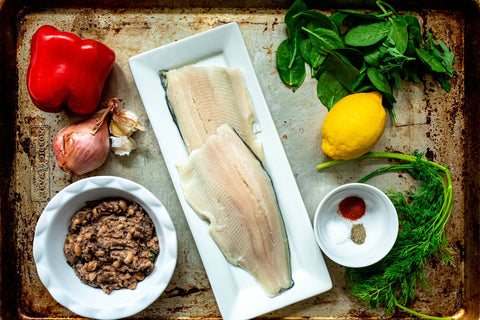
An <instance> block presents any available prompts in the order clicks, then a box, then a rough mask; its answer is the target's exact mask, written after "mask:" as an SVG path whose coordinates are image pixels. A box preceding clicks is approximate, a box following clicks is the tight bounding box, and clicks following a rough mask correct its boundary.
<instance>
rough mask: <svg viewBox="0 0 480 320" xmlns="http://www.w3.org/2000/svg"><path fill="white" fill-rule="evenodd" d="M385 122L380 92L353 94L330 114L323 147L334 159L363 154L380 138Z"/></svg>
mask: <svg viewBox="0 0 480 320" xmlns="http://www.w3.org/2000/svg"><path fill="white" fill-rule="evenodd" d="M386 122H387V115H386V112H385V109H384V108H383V105H382V95H381V93H379V92H368V93H354V94H350V95H348V96H346V97H344V98H343V99H341V100H340V101H338V102H337V103H336V104H335V105H334V106H333V107H332V109H330V111H329V112H328V113H327V116H326V117H325V120H324V122H323V126H322V150H323V152H324V153H325V154H326V155H327V156H329V157H330V158H332V159H335V160H337V159H342V160H349V159H353V158H356V157H360V156H361V155H363V154H365V153H367V152H368V151H370V150H371V149H372V148H373V146H374V145H375V144H376V143H377V141H378V139H380V137H381V136H382V133H383V131H384V130H385V126H386Z"/></svg>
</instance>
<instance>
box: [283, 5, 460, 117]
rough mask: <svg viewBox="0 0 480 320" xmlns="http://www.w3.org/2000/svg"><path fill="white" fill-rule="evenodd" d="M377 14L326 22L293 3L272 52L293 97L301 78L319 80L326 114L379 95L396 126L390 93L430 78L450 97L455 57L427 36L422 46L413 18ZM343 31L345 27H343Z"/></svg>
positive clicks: (344, 14)
mask: <svg viewBox="0 0 480 320" xmlns="http://www.w3.org/2000/svg"><path fill="white" fill-rule="evenodd" d="M376 5H377V7H378V8H379V10H378V11H375V12H369V13H362V12H359V11H356V10H338V11H336V12H334V13H333V14H332V15H331V16H329V17H328V16H326V15H324V14H322V13H321V12H318V11H314V10H309V8H308V7H307V5H306V4H305V2H303V1H302V0H296V1H295V2H294V3H293V4H292V6H291V7H290V8H289V10H288V11H287V13H286V14H285V24H286V26H287V33H288V38H287V39H286V40H284V41H283V42H282V43H281V44H280V45H279V46H278V49H277V54H276V62H277V70H278V73H279V75H280V78H281V79H282V81H283V82H284V83H285V84H287V85H289V86H291V87H292V90H293V91H295V90H296V89H297V88H298V87H299V86H300V85H301V84H302V83H303V81H304V79H305V77H306V68H305V63H306V64H308V65H309V66H310V73H311V75H312V77H315V78H316V79H317V80H318V83H317V95H318V97H319V99H320V101H321V102H322V104H323V105H325V107H327V109H328V110H330V109H331V108H332V107H333V105H335V103H336V102H338V101H339V100H340V99H341V98H343V97H344V96H346V95H348V94H351V93H358V92H368V91H374V90H378V91H380V92H382V94H383V96H384V97H385V101H386V107H387V108H388V109H389V110H390V111H391V114H392V116H393V119H394V120H395V121H396V116H395V113H394V112H393V105H394V103H395V102H396V100H395V97H394V95H393V88H397V89H399V90H400V89H402V80H413V81H417V82H419V81H420V79H421V78H422V77H423V76H424V75H425V74H432V75H433V77H434V78H435V79H436V80H438V81H439V83H440V84H441V85H442V87H443V88H444V89H445V90H446V91H447V92H448V91H450V83H449V78H450V77H453V76H454V75H455V73H454V71H453V63H454V62H455V59H456V57H455V56H454V54H453V52H452V51H451V49H449V48H448V47H447V46H446V45H445V44H444V43H443V42H442V41H441V40H439V39H437V38H436V37H435V36H434V35H433V34H432V33H431V31H430V30H427V31H426V36H425V41H424V38H423V36H422V28H421V26H420V23H419V21H418V18H416V17H415V16H413V15H411V14H407V15H401V14H399V13H398V12H397V11H396V10H395V9H394V8H393V7H392V6H390V5H389V4H387V3H385V2H384V1H377V2H376ZM347 26H348V27H347Z"/></svg>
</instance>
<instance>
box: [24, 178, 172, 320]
mask: <svg viewBox="0 0 480 320" xmlns="http://www.w3.org/2000/svg"><path fill="white" fill-rule="evenodd" d="M107 197H116V198H125V199H127V200H131V201H136V202H137V203H138V204H140V205H141V206H142V207H143V208H144V209H145V211H146V212H147V213H148V215H149V216H150V217H151V219H152V221H153V223H154V224H155V229H156V232H157V236H158V241H159V245H160V253H159V255H158V256H157V257H156V260H155V268H154V270H153V272H152V273H151V274H150V275H148V276H147V277H146V278H145V280H143V281H141V282H139V283H138V284H137V287H136V288H135V289H134V290H130V289H120V290H114V291H113V292H112V293H110V294H109V295H107V294H106V293H104V292H103V290H102V289H99V288H93V287H90V286H88V285H86V284H84V283H82V282H81V281H80V279H79V278H78V277H77V276H76V275H75V272H74V270H73V269H72V268H71V267H70V266H69V265H68V264H67V262H66V257H65V254H64V252H63V244H64V242H65V239H66V235H67V232H68V225H69V223H70V219H71V217H72V216H73V214H74V213H75V212H77V211H78V210H79V209H80V208H81V207H82V206H84V205H85V202H86V201H90V200H98V199H103V198H107ZM33 254H34V259H35V264H36V266H37V272H38V275H39V277H40V280H41V281H42V283H43V284H44V285H45V287H46V288H47V289H48V291H49V292H50V294H51V295H52V297H53V298H54V299H55V300H56V301H58V302H59V303H60V304H62V305H63V306H65V307H67V308H68V309H70V310H71V311H72V312H74V313H76V314H78V315H80V316H83V317H89V318H96V319H118V318H124V317H128V316H131V315H133V314H136V313H138V312H140V311H142V310H143V309H145V308H146V307H148V306H149V305H150V304H151V303H153V302H154V301H155V300H156V299H157V298H158V297H159V296H160V295H161V294H162V293H163V291H164V290H165V288H166V286H167V284H168V283H169V281H170V279H171V277H172V274H173V272H174V269H175V265H176V261H177V237H176V233H175V228H174V225H173V223H172V220H171V219H170V216H169V214H168V212H167V210H166V209H165V207H164V206H163V205H162V203H161V202H160V201H159V200H158V199H157V198H156V197H155V196H154V195H153V194H152V193H151V192H150V191H148V190H147V189H145V188H144V187H143V186H141V185H139V184H137V183H135V182H133V181H130V180H127V179H124V178H119V177H113V176H97V177H90V178H85V179H82V180H79V181H77V182H74V183H72V184H71V185H69V186H68V187H66V188H64V189H63V190H61V191H60V192H59V193H58V194H56V195H55V196H54V197H53V198H52V199H51V200H50V202H49V203H48V204H47V206H46V207H45V209H44V211H43V213H42V215H41V216H40V218H39V220H38V223H37V226H36V230H35V238H34V242H33Z"/></svg>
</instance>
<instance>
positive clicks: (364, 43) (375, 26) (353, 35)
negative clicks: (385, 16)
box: [344, 21, 390, 47]
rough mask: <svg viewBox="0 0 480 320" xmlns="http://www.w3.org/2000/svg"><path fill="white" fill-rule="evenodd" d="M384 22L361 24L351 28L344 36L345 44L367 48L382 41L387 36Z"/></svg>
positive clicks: (387, 29) (386, 27)
mask: <svg viewBox="0 0 480 320" xmlns="http://www.w3.org/2000/svg"><path fill="white" fill-rule="evenodd" d="M389 32H390V29H389V27H388V25H387V24H386V22H383V21H382V22H376V23H371V24H361V25H359V26H356V27H353V28H352V29H350V31H348V32H347V34H346V35H345V39H344V41H345V44H347V45H349V46H352V47H368V46H372V45H374V44H377V43H378V42H380V41H382V40H383V39H385V38H386V37H387V35H388V34H389Z"/></svg>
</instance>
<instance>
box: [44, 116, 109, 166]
mask: <svg viewBox="0 0 480 320" xmlns="http://www.w3.org/2000/svg"><path fill="white" fill-rule="evenodd" d="M103 120H104V119H101V121H102V122H101V123H100V122H99V120H98V118H97V117H92V118H90V119H88V120H85V121H83V122H80V123H77V124H71V125H69V126H68V127H65V128H63V129H62V130H60V131H59V132H58V133H57V135H56V136H55V138H54V140H53V152H54V154H55V157H56V158H57V164H58V166H59V167H60V168H62V169H64V170H69V171H72V172H73V173H74V174H76V175H81V174H84V173H87V172H90V171H92V170H95V169H97V168H98V167H100V166H101V165H102V164H103V163H104V162H105V161H106V160H107V157H108V153H109V148H110V141H109V139H108V137H109V133H108V121H103Z"/></svg>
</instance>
